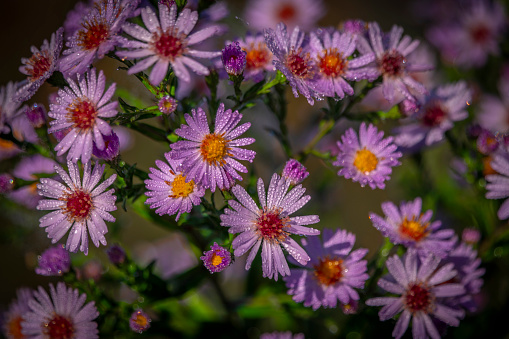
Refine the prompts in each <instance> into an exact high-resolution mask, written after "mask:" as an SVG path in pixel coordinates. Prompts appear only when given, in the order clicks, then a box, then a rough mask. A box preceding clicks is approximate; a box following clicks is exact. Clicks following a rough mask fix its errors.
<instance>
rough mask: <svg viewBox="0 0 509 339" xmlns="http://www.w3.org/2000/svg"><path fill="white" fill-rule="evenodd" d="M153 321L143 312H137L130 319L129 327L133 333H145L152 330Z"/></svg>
mask: <svg viewBox="0 0 509 339" xmlns="http://www.w3.org/2000/svg"><path fill="white" fill-rule="evenodd" d="M151 321H152V319H151V318H150V317H149V316H148V314H147V313H145V312H143V310H136V311H134V312H133V314H131V318H129V327H130V328H131V330H132V331H134V332H138V333H143V332H145V331H146V330H148V329H149V328H150V322H151Z"/></svg>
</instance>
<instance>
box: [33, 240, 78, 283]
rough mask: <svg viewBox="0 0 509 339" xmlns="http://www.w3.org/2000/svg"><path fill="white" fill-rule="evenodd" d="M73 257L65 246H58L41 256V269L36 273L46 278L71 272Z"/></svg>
mask: <svg viewBox="0 0 509 339" xmlns="http://www.w3.org/2000/svg"><path fill="white" fill-rule="evenodd" d="M70 268H71V256H70V255H69V252H68V251H67V250H66V249H65V247H64V246H62V245H58V246H54V247H50V248H48V249H47V250H46V251H44V252H42V254H41V255H40V256H39V267H36V268H35V273H37V274H40V275H45V276H60V275H62V274H64V273H66V272H69V269H70Z"/></svg>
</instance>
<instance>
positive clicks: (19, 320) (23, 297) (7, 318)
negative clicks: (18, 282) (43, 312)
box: [3, 287, 33, 339]
mask: <svg viewBox="0 0 509 339" xmlns="http://www.w3.org/2000/svg"><path fill="white" fill-rule="evenodd" d="M32 298H33V292H32V290H31V289H29V288H26V287H22V288H20V289H18V290H17V291H16V299H15V300H13V301H12V302H11V304H10V305H9V308H8V309H7V311H6V312H5V313H4V319H3V333H4V335H5V337H6V338H8V339H11V338H12V339H23V338H25V336H24V335H23V329H24V325H23V316H24V315H25V314H26V313H27V312H29V311H30V308H29V307H28V301H29V300H30V299H32Z"/></svg>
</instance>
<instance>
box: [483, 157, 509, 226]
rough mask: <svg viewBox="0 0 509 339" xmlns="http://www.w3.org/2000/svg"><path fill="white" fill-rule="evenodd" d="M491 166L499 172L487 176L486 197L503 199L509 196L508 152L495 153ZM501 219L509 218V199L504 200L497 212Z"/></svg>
mask: <svg viewBox="0 0 509 339" xmlns="http://www.w3.org/2000/svg"><path fill="white" fill-rule="evenodd" d="M491 167H492V168H493V170H495V172H496V173H497V174H489V175H487V176H486V181H487V182H488V184H487V185H486V190H487V191H488V192H486V198H487V199H503V198H507V197H509V159H508V155H507V153H505V152H504V153H499V154H495V155H494V158H493V160H492V161H491ZM497 215H498V218H499V219H500V220H505V219H507V218H509V199H507V200H506V201H504V203H503V204H502V206H500V208H499V209H498V212H497Z"/></svg>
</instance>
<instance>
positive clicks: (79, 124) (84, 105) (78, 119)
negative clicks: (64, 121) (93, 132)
mask: <svg viewBox="0 0 509 339" xmlns="http://www.w3.org/2000/svg"><path fill="white" fill-rule="evenodd" d="M67 111H68V112H69V115H70V117H69V118H70V120H71V121H72V122H73V123H74V126H75V127H76V128H80V129H89V128H91V127H92V126H93V125H94V123H95V118H96V116H97V114H98V112H97V109H96V108H95V106H94V104H92V103H91V102H89V101H88V100H80V99H78V100H77V101H76V102H73V103H72V104H71V105H69V107H68V108H67Z"/></svg>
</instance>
